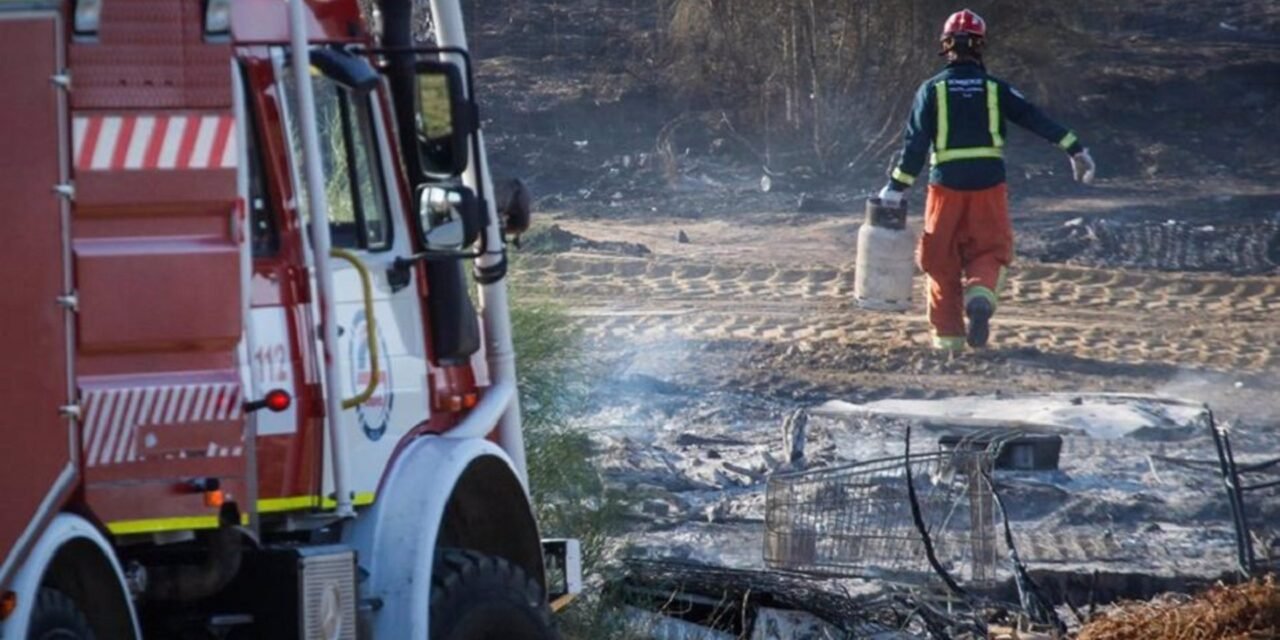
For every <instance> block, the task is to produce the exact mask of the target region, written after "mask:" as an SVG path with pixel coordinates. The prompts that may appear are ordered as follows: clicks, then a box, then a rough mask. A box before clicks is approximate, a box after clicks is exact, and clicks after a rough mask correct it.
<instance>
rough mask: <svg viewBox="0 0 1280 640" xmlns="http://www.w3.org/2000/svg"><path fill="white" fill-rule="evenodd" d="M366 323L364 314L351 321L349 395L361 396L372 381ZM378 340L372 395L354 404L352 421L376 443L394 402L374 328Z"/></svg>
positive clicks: (377, 329) (383, 346)
mask: <svg viewBox="0 0 1280 640" xmlns="http://www.w3.org/2000/svg"><path fill="white" fill-rule="evenodd" d="M366 322H367V320H366V318H365V315H364V311H363V310H361V311H358V312H356V315H355V317H354V318H352V321H351V332H352V333H351V352H350V356H351V357H350V359H349V360H348V362H350V363H351V395H353V396H354V395H356V394H359V393H362V392H363V391H364V390H365V387H367V386H368V384H369V381H370V380H371V379H372V378H373V361H372V360H371V359H370V357H369V355H370V354H369V339H368V334H369V330H368V328H367V327H366V326H365V324H366ZM375 333H376V334H377V340H378V369H379V371H378V382H377V385H378V386H377V387H375V388H374V390H373V395H372V396H370V397H369V399H368V400H366V401H365V402H362V403H360V404H358V405H356V418H357V419H358V420H359V421H360V429H361V430H362V431H364V435H365V437H367V438H369V439H370V440H372V441H375V442H376V441H378V440H379V439H380V438H382V435H383V434H385V433H386V432H387V423H388V422H390V421H391V407H392V405H393V404H394V403H395V393H394V392H393V391H392V389H393V388H394V387H393V386H392V384H391V359H390V358H389V357H387V341H386V340H385V339H383V337H382V329H381V328H380V327H375Z"/></svg>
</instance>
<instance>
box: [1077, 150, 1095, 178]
mask: <svg viewBox="0 0 1280 640" xmlns="http://www.w3.org/2000/svg"><path fill="white" fill-rule="evenodd" d="M1097 170H1098V167H1097V165H1095V164H1093V158H1092V157H1091V156H1090V155H1089V150H1088V149H1085V150H1083V151H1081V152H1080V153H1077V154H1075V155H1073V156H1071V171H1072V172H1074V173H1075V175H1076V182H1083V183H1085V184H1093V175H1094V173H1095V172H1097Z"/></svg>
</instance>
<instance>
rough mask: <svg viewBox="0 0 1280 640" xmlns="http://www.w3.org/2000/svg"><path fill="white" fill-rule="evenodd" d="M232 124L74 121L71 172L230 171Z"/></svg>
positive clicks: (163, 119) (181, 118)
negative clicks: (74, 163)
mask: <svg viewBox="0 0 1280 640" xmlns="http://www.w3.org/2000/svg"><path fill="white" fill-rule="evenodd" d="M235 124H236V123H235V118H233V117H232V116H230V115H222V114H157V115H116V116H99V115H93V116H76V117H75V118H73V119H72V121H71V129H72V144H74V145H75V146H74V150H75V159H76V169H78V170H80V171H120V170H138V169H148V170H154V169H234V168H235V167H236V154H237V149H236V126H235Z"/></svg>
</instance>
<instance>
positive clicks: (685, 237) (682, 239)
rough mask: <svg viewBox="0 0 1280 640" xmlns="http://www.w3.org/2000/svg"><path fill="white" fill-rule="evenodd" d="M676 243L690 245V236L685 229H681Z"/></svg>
mask: <svg viewBox="0 0 1280 640" xmlns="http://www.w3.org/2000/svg"><path fill="white" fill-rule="evenodd" d="M676 242H679V243H680V244H689V234H687V233H685V232H684V229H681V230H680V231H679V233H677V234H676Z"/></svg>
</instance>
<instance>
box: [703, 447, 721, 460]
mask: <svg viewBox="0 0 1280 640" xmlns="http://www.w3.org/2000/svg"><path fill="white" fill-rule="evenodd" d="M722 457H723V456H721V455H720V452H719V451H716V450H715V449H708V450H707V459H708V460H719V459H720V458H722Z"/></svg>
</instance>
